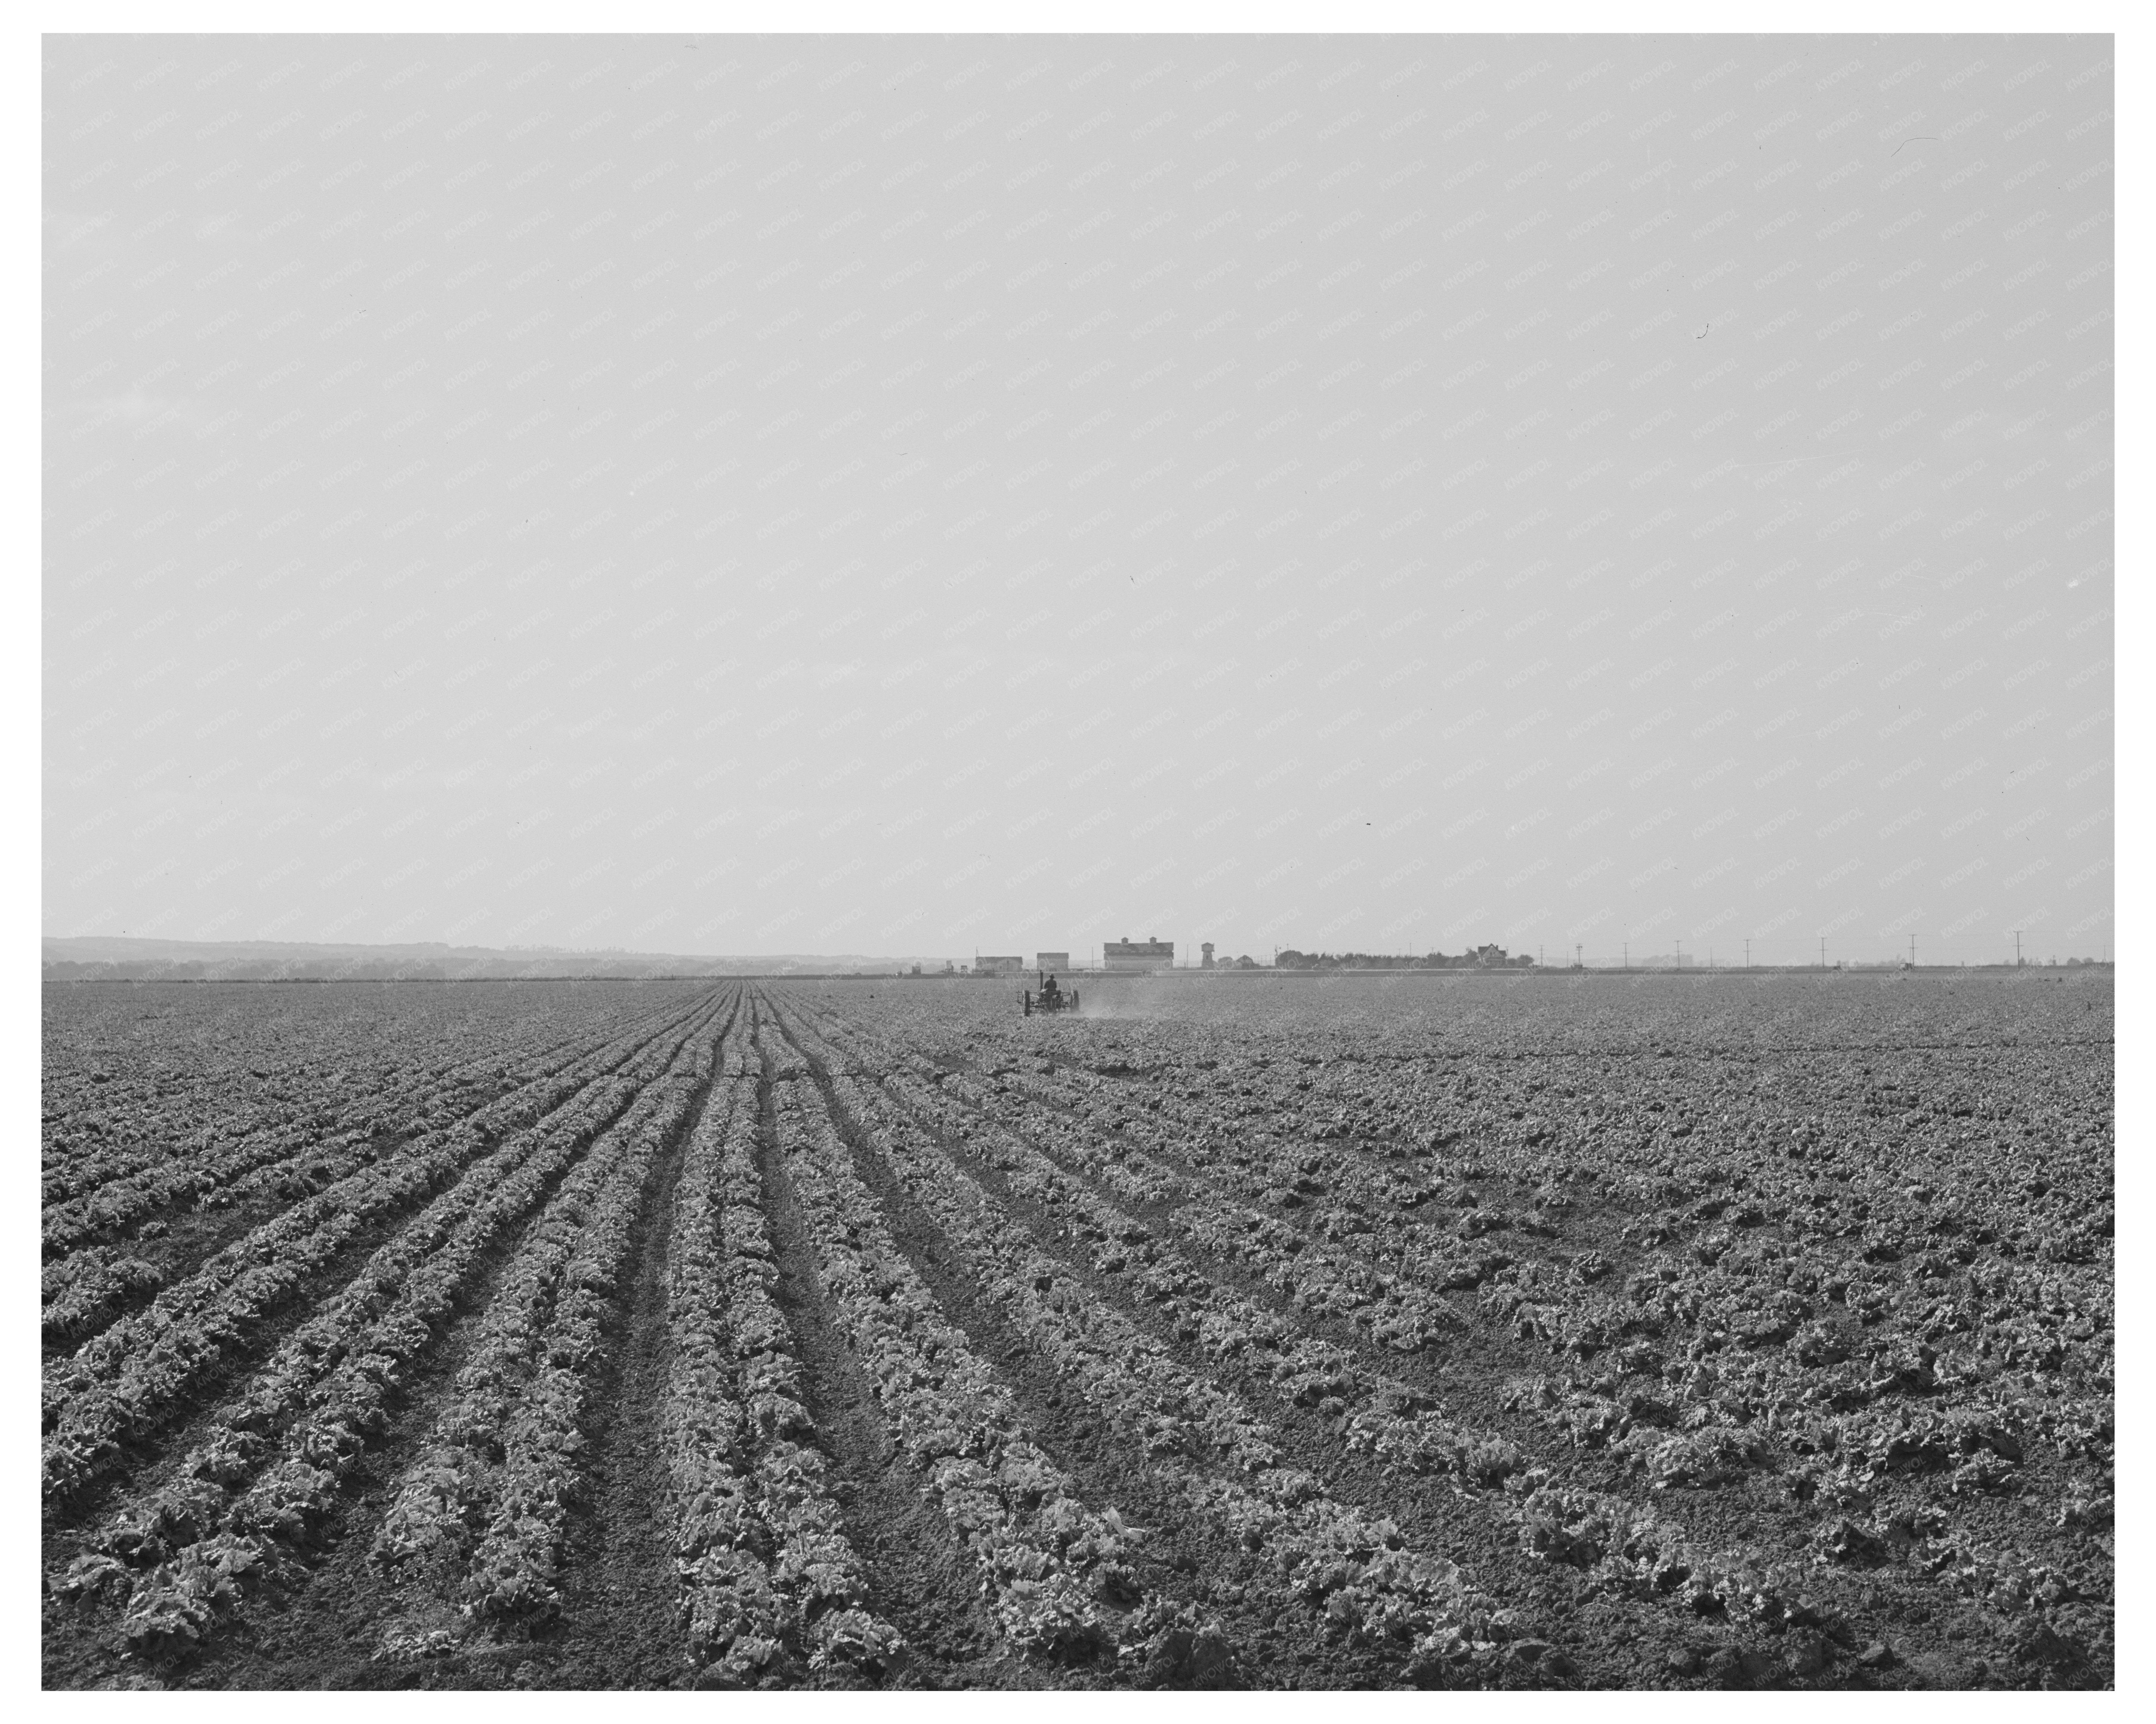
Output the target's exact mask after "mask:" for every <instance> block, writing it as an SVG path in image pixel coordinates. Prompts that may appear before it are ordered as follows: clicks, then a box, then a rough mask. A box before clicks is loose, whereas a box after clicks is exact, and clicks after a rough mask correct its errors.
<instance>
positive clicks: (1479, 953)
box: [1245, 946, 1535, 970]
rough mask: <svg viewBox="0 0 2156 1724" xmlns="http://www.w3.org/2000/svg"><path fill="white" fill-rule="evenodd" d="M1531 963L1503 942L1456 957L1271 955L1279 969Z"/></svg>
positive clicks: (1519, 966)
mask: <svg viewBox="0 0 2156 1724" xmlns="http://www.w3.org/2000/svg"><path fill="white" fill-rule="evenodd" d="M1245 962H1248V960H1245ZM1253 967H1255V966H1253ZM1273 967H1274V968H1275V969H1278V970H1532V968H1533V967H1535V961H1534V960H1533V959H1532V957H1528V956H1527V954H1526V953H1525V952H1522V953H1521V954H1520V955H1519V957H1509V956H1507V953H1506V951H1505V948H1504V947H1501V946H1476V947H1470V948H1469V949H1468V950H1467V951H1466V952H1461V953H1460V954H1459V955H1458V956H1457V957H1451V956H1448V955H1447V954H1446V953H1445V952H1424V953H1423V955H1422V956H1421V957H1416V956H1414V954H1413V953H1412V952H1410V953H1408V954H1405V955H1404V956H1399V957H1394V956H1392V955H1389V954H1387V953H1383V952H1339V953H1337V954H1335V953H1333V952H1297V951H1296V950H1295V949H1294V948H1293V947H1289V948H1288V949H1287V950H1286V951H1285V952H1281V953H1280V954H1279V955H1278V956H1276V957H1275V958H1274V959H1273Z"/></svg>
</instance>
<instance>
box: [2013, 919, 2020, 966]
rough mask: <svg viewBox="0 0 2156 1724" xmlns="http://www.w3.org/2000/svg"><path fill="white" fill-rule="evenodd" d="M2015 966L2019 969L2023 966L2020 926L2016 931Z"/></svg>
mask: <svg viewBox="0 0 2156 1724" xmlns="http://www.w3.org/2000/svg"><path fill="white" fill-rule="evenodd" d="M2014 967H2015V969H2017V970H2018V969H2020V967H2021V931H2020V929H2019V928H2016V929H2015V931H2014Z"/></svg>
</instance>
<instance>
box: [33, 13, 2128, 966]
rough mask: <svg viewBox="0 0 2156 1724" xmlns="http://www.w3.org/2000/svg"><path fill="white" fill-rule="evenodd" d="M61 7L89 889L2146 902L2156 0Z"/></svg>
mask: <svg viewBox="0 0 2156 1724" xmlns="http://www.w3.org/2000/svg"><path fill="white" fill-rule="evenodd" d="M45 66H46V74H45V95H46V113H45V158H44V184H45V198H46V223H45V271H44V318H45V343H44V353H45V398H44V417H45V446H44V455H45V478H44V497H45V518H44V556H45V567H44V701H45V711H44V726H45V728H44V870H45V871H44V929H45V931H46V932H47V933H49V934H88V933H106V934H116V933H121V932H123V931H124V932H127V933H131V934H136V935H152V936H168V937H177V938H205V939H238V938H250V937H254V938H280V939H323V940H329V939H337V940H375V939H379V940H419V939H443V940H450V941H456V942H471V943H480V944H496V945H499V944H511V943H530V944H541V943H546V944H560V945H571V946H606V945H619V946H628V947H637V948H641V949H647V950H674V951H687V952H781V951H783V952H816V951H825V952H837V951H845V952H908V953H924V954H925V953H945V954H949V955H952V956H956V957H959V958H961V959H964V958H965V957H968V956H969V955H970V954H971V953H972V952H973V951H974V950H976V949H978V950H982V951H993V952H1033V951H1034V950H1037V949H1041V948H1070V949H1073V950H1075V951H1077V952H1086V951H1087V950H1088V949H1090V948H1091V947H1096V946H1097V944H1098V943H1099V942H1101V940H1103V939H1112V938H1116V937H1119V936H1123V935H1125V934H1128V935H1130V936H1133V937H1144V936H1147V935H1149V934H1158V936H1161V937H1163V938H1173V939H1175V940H1177V941H1178V942H1179V944H1180V945H1181V946H1182V947H1184V948H1185V949H1188V947H1193V946H1194V944H1195V942H1198V941H1199V940H1208V939H1209V940H1213V941H1214V942H1218V943H1219V945H1220V947H1222V948H1223V950H1224V951H1227V952H1244V951H1247V952H1253V953H1255V954H1256V955H1258V956H1260V957H1265V956H1268V955H1269V954H1270V950H1271V948H1272V947H1275V946H1297V947H1304V948H1306V949H1314V948H1317V947H1330V948H1332V949H1334V950H1340V949H1343V948H1347V947H1356V948H1360V949H1364V950H1409V949H1413V950H1426V949H1429V948H1430V947H1441V948H1443V949H1445V950H1448V951H1457V950H1458V949H1459V948H1460V947H1461V946H1462V945H1464V944H1466V943H1469V942H1481V941H1483V940H1496V941H1498V942H1502V943H1505V944H1507V945H1509V946H1512V947H1514V948H1516V949H1517V948H1519V947H1527V948H1528V949H1531V950H1532V949H1534V948H1535V947H1538V946H1539V947H1543V948H1544V949H1545V951H1546V952H1547V955H1548V957H1549V959H1550V961H1552V962H1555V961H1556V960H1557V958H1558V956H1559V955H1560V954H1563V956H1564V957H1566V958H1567V959H1569V957H1570V956H1571V951H1572V948H1573V945H1574V944H1575V943H1578V944H1581V945H1583V946H1584V947H1585V950H1586V957H1587V958H1588V959H1589V962H1596V961H1605V960H1612V959H1614V957H1616V956H1617V955H1618V953H1619V952H1620V949H1621V947H1622V946H1623V944H1624V943H1625V942H1630V952H1631V953H1632V955H1633V956H1634V957H1635V958H1637V957H1640V956H1642V955H1646V954H1653V953H1662V952H1670V951H1671V950H1672V949H1673V946H1674V942H1676V940H1679V939H1681V940H1682V941H1683V942H1684V950H1685V952H1686V953H1687V954H1690V953H1693V952H1697V953H1698V954H1699V955H1700V956H1701V957H1705V956H1706V955H1707V952H1708V951H1709V949H1710V948H1712V951H1713V952H1714V953H1715V955H1716V956H1717V958H1720V959H1723V960H1727V959H1728V958H1731V957H1735V956H1736V955H1738V953H1739V952H1741V950H1742V946H1743V941H1744V939H1745V938H1747V937H1750V938H1751V939H1752V941H1753V950H1754V952H1755V955H1758V956H1762V957H1772V958H1794V957H1799V956H1802V955H1805V954H1809V953H1811V952H1815V950H1816V942H1817V941H1818V940H1819V938H1820V936H1822V935H1824V936H1826V938H1827V941H1828V947H1827V950H1828V952H1829V956H1830V958H1831V957H1850V958H1868V957H1883V956H1886V955H1887V954H1889V953H1891V952H1902V951H1905V950H1906V949H1907V942H1908V941H1909V939H1910V938H1911V936H1914V937H1915V938H1916V940H1917V955H1918V957H1920V958H1933V957H1938V958H1943V957H1968V958H1970V959H1975V958H1979V957H1996V956H1998V955H1999V953H2000V952H2009V953H2010V952H2011V949H2012V932H2011V931H2012V930H2014V929H2015V928H2017V927H2018V928H2022V929H2025V930H2026V931H2027V933H2025V936H2024V937H2025V946H2026V947H2027V948H2028V949H2030V951H2032V952H2035V953H2037V954H2038V955H2043V956H2048V955H2051V953H2053V952H2056V954H2057V955H2058V956H2060V957H2066V956H2067V955H2068V954H2069V953H2070V952H2071V953H2074V954H2077V955H2078V954H2097V953H2108V952H2109V951H2110V950H2111V942H2112V921H2111V906H2112V890H2113V885H2112V872H2111V861H2110V859H2111V854H2112V822H2111V815H2112V720H2111V711H2112V621H2111V617H2112V555H2111V546H2112V488H2113V480H2112V271H2111V260H2112V223H2111V216H2112V197H2113V189H2112V120H2111V107H2112V62H2111V44H2110V43H2109V41H2108V39H2107V38H2040V37H2027V38H2012V39H2007V38H1966V39H1952V38H1893V39H1877V38H1684V39H1677V38H1563V39H1561V38H1532V37H1530V38H1517V39H1511V40H1504V39H1499V38H1393V39H1383V38H1368V37H1365V38H1340V39H1330V40H1328V39H1316V38H1204V39H1189V38H1147V39H1138V38H1008V39H1000V38H999V39H991V38H905V39H891V40H875V39H869V38H825V39H820V40H818V39H807V38H765V39H762V40H754V41H752V40H747V39H740V38H643V39H634V40H632V39H627V38H585V39H576V38H526V39H516V38H484V39H481V38H469V39H467V38H430V39H410V38H366V39H357V38H275V39H248V38H125V39H121V38H95V39H92V38H47V39H46V44H45Z"/></svg>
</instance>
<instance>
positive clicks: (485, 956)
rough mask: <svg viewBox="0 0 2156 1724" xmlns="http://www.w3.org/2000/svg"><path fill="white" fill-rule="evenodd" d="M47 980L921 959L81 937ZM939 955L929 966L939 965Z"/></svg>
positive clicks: (494, 976) (746, 969)
mask: <svg viewBox="0 0 2156 1724" xmlns="http://www.w3.org/2000/svg"><path fill="white" fill-rule="evenodd" d="M43 946H44V951H43V958H44V979H45V980H46V981H48V982H74V981H86V982H87V981H115V982H119V981H140V982H185V981H203V982H283V981H291V982H314V981H353V982H371V981H492V980H509V979H514V978H520V977H521V978H530V979H538V978H541V977H658V976H685V977H696V976H793V975H815V974H824V975H828V974H831V973H834V972H836V973H840V974H843V973H845V972H849V971H854V970H865V971H878V970H880V971H885V972H888V971H892V970H896V969H898V968H901V967H903V966H905V965H907V964H914V963H918V964H920V965H921V967H923V968H924V969H926V968H929V967H934V968H937V969H941V968H942V963H943V960H942V958H941V957H938V958H936V959H934V960H929V959H927V958H920V957H906V958H896V957H864V956H860V955H857V954H855V953H850V952H846V953H839V954H835V955H827V954H821V953H815V954H804V953H799V952H783V953H775V954H772V955H769V956H749V957H704V956H690V955H685V954H680V953H675V952H570V951H565V950H562V949H561V948H559V947H506V948H503V947H490V946H450V945H447V944H444V942H440V941H422V942H416V943H413V944H410V945H400V946H367V945H357V944H337V943H323V942H311V941H298V940H147V939H137V938H136V937H134V936H128V935H104V934H90V935H82V936H75V937H72V938H67V939H54V938H47V939H46V940H45V941H44V942H43Z"/></svg>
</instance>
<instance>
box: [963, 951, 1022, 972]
mask: <svg viewBox="0 0 2156 1724" xmlns="http://www.w3.org/2000/svg"><path fill="white" fill-rule="evenodd" d="M1024 971H1025V954H1024V952H1014V953H1012V954H1011V955H1010V956H1009V957H981V956H979V955H978V953H977V954H976V955H975V957H974V958H973V973H974V974H975V975H976V976H1018V975H1023V974H1024Z"/></svg>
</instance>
